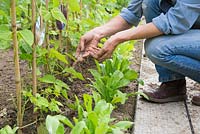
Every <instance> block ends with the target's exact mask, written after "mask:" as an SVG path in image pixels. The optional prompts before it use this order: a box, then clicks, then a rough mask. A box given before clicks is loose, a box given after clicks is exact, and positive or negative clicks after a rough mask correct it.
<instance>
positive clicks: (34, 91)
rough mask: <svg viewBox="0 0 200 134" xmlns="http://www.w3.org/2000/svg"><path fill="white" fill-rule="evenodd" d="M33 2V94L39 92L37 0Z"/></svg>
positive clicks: (32, 0)
mask: <svg viewBox="0 0 200 134" xmlns="http://www.w3.org/2000/svg"><path fill="white" fill-rule="evenodd" d="M31 4H32V32H33V35H34V43H33V45H32V48H33V61H32V78H33V83H32V84H33V95H35V94H36V93H37V76H36V70H37V63H36V34H35V23H36V1H35V0H31Z"/></svg>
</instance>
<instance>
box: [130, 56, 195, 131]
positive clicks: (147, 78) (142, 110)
mask: <svg viewBox="0 0 200 134" xmlns="http://www.w3.org/2000/svg"><path fill="white" fill-rule="evenodd" d="M140 79H142V80H144V82H145V86H139V89H138V90H139V91H141V90H142V89H146V88H150V87H155V86H158V80H157V79H158V75H157V73H156V71H155V69H154V65H153V64H152V63H151V62H150V61H149V60H148V59H147V58H146V57H143V59H142V66H141V71H140ZM132 134H191V129H190V125H189V121H188V118H187V113H186V110H185V106H184V102H175V103H166V104H155V103H149V102H146V101H144V100H141V99H139V98H138V100H137V105H136V115H135V125H134V130H133V133H132Z"/></svg>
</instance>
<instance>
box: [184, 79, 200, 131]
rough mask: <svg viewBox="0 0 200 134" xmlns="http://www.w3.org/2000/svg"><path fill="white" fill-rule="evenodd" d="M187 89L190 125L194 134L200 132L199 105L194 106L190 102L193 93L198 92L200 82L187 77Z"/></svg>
mask: <svg viewBox="0 0 200 134" xmlns="http://www.w3.org/2000/svg"><path fill="white" fill-rule="evenodd" d="M187 89H188V92H187V93H188V101H187V105H188V110H189V114H190V117H191V121H192V125H193V128H194V133H195V134H200V106H195V105H193V104H191V98H192V96H193V95H195V94H197V93H200V84H198V83H197V82H195V81H193V80H190V79H187Z"/></svg>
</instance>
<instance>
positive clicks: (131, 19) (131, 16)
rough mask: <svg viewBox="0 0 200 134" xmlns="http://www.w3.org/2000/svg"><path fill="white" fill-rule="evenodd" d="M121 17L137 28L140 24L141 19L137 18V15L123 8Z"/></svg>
mask: <svg viewBox="0 0 200 134" xmlns="http://www.w3.org/2000/svg"><path fill="white" fill-rule="evenodd" d="M120 16H121V17H122V18H123V19H124V20H126V21H127V22H128V23H129V24H131V25H134V26H137V25H138V24H139V22H140V17H137V16H136V15H135V14H133V13H132V12H131V11H130V10H128V9H127V8H123V9H122V11H121V13H120Z"/></svg>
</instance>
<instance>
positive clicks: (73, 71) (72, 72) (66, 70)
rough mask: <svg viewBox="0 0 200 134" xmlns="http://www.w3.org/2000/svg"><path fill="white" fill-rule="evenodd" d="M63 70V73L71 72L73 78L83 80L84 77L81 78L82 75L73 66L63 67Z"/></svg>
mask: <svg viewBox="0 0 200 134" xmlns="http://www.w3.org/2000/svg"><path fill="white" fill-rule="evenodd" d="M63 72H64V73H65V72H66V73H69V74H72V75H73V76H72V77H73V78H78V79H80V80H85V79H84V78H83V75H82V74H81V73H79V72H77V71H76V70H75V69H74V68H72V67H70V68H68V67H67V68H65V69H64V70H63Z"/></svg>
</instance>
